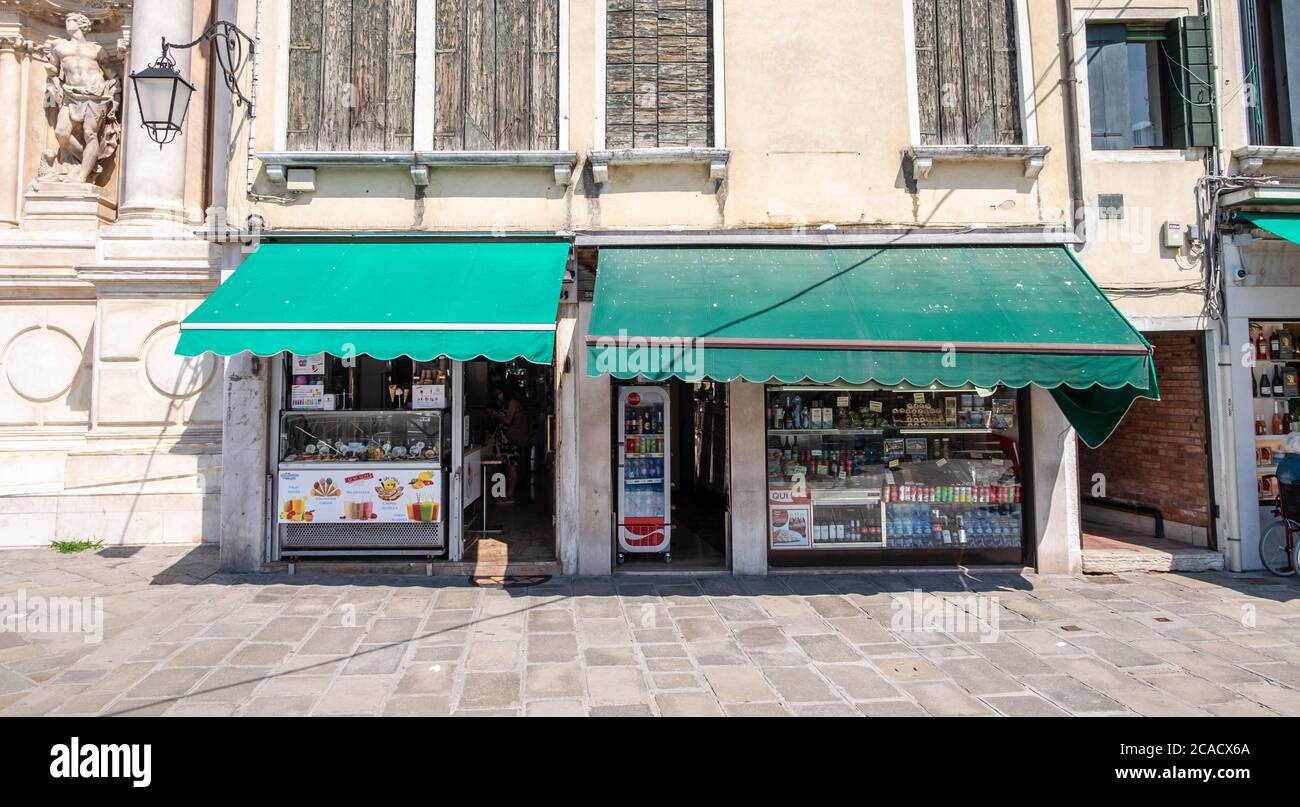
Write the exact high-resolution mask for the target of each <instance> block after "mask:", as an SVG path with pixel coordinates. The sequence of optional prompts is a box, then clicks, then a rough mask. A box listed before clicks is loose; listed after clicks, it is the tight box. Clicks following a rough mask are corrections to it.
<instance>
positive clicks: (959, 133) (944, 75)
mask: <svg viewBox="0 0 1300 807" xmlns="http://www.w3.org/2000/svg"><path fill="white" fill-rule="evenodd" d="M961 6H962V2H961V0H938V19H937V20H936V30H937V35H936V36H935V43H936V47H938V49H939V142H940V143H944V144H954V145H965V144H966V143H967V140H966V72H965V70H966V65H965V56H964V55H963V54H962V39H961V33H962V31H961V29H962V14H961Z"/></svg>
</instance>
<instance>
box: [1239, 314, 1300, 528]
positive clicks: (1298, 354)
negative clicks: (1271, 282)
mask: <svg viewBox="0 0 1300 807" xmlns="http://www.w3.org/2000/svg"><path fill="white" fill-rule="evenodd" d="M1250 342H1251V344H1250V353H1249V356H1248V358H1249V359H1250V362H1249V365H1250V368H1251V376H1250V378H1251V394H1252V395H1253V396H1254V401H1253V407H1254V420H1255V478H1256V482H1257V485H1258V487H1259V500H1260V504H1261V505H1270V506H1271V505H1272V504H1273V502H1274V501H1275V500H1276V498H1277V495H1278V486H1277V477H1276V476H1274V474H1276V473H1277V463H1278V460H1279V459H1281V457H1282V454H1283V453H1284V451H1285V449H1286V439H1287V437H1288V436H1289V435H1290V434H1291V432H1292V431H1294V429H1295V423H1296V421H1297V420H1300V322H1287V321H1271V320H1256V321H1252V322H1251V323H1250Z"/></svg>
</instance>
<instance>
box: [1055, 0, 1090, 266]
mask: <svg viewBox="0 0 1300 807" xmlns="http://www.w3.org/2000/svg"><path fill="white" fill-rule="evenodd" d="M1056 14H1057V17H1058V18H1059V26H1058V27H1059V28H1060V31H1061V35H1060V40H1061V51H1060V52H1061V88H1062V93H1061V99H1062V101H1063V102H1064V103H1065V121H1066V124H1065V155H1066V164H1067V166H1068V170H1069V182H1070V211H1069V214H1068V215H1069V216H1070V217H1071V218H1072V222H1071V224H1072V225H1073V227H1072V229H1073V230H1074V231H1075V234H1076V235H1078V236H1079V244H1078V245H1077V246H1075V251H1076V252H1079V251H1081V250H1082V249H1083V247H1084V246H1085V245H1086V244H1087V240H1088V226H1087V223H1088V219H1087V216H1086V215H1085V214H1084V209H1085V208H1084V203H1083V157H1082V151H1081V147H1080V144H1079V96H1078V89H1079V82H1078V77H1077V76H1076V75H1075V70H1074V15H1073V13H1072V11H1071V8H1070V0H1057V2H1056Z"/></svg>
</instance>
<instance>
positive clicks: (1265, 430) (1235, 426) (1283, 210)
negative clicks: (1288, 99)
mask: <svg viewBox="0 0 1300 807" xmlns="http://www.w3.org/2000/svg"><path fill="white" fill-rule="evenodd" d="M1286 191H1287V189H1285V188H1281V189H1276V190H1270V189H1263V190H1255V189H1251V190H1247V191H1240V192H1237V193H1234V194H1228V195H1225V207H1228V208H1230V212H1229V214H1228V216H1227V217H1226V223H1225V227H1226V229H1227V232H1226V236H1227V237H1225V238H1223V239H1222V242H1221V243H1222V245H1223V259H1224V272H1225V275H1226V276H1227V277H1228V278H1230V282H1228V283H1227V284H1226V286H1225V288H1224V301H1225V308H1226V311H1225V317H1224V319H1223V322H1224V326H1225V329H1226V332H1225V336H1224V341H1223V343H1222V344H1221V345H1220V348H1219V350H1220V361H1219V366H1220V368H1222V370H1223V371H1224V372H1225V373H1226V374H1227V375H1228V378H1227V379H1226V382H1227V384H1226V386H1227V389H1229V391H1230V397H1231V399H1233V400H1235V401H1238V402H1248V403H1246V404H1245V405H1243V404H1241V403H1238V405H1236V406H1230V407H1229V408H1228V416H1229V417H1230V418H1231V432H1232V436H1233V444H1234V458H1235V466H1236V473H1235V474H1234V475H1233V481H1234V482H1235V485H1234V486H1233V487H1234V488H1235V495H1233V496H1231V499H1232V500H1233V502H1234V504H1235V508H1234V510H1235V518H1234V519H1233V521H1235V525H1234V526H1235V532H1236V536H1237V538H1236V540H1234V541H1231V542H1230V543H1229V544H1228V567H1229V569H1231V570H1234V571H1242V570H1249V569H1260V568H1274V569H1275V570H1277V571H1289V568H1290V562H1289V560H1288V559H1287V557H1286V553H1285V551H1284V549H1285V546H1286V543H1285V536H1284V531H1283V530H1281V529H1275V530H1274V531H1273V533H1272V534H1271V535H1270V533H1269V529H1270V527H1271V526H1272V525H1274V524H1275V523H1276V522H1277V521H1278V517H1277V515H1276V513H1275V512H1274V507H1275V503H1276V500H1277V495H1278V492H1279V487H1278V483H1277V477H1276V473H1277V466H1278V462H1279V461H1280V460H1281V459H1282V456H1283V455H1284V454H1285V453H1286V452H1287V451H1294V450H1296V447H1295V438H1294V436H1293V435H1294V434H1295V432H1296V431H1297V429H1300V380H1298V379H1300V272H1297V271H1296V266H1297V265H1300V214H1297V213H1294V212H1290V211H1291V210H1292V209H1293V208H1292V207H1288V206H1285V205H1284V204H1282V203H1278V202H1275V203H1273V204H1269V202H1270V201H1271V200H1270V198H1269V197H1270V195H1272V194H1274V193H1276V194H1277V195H1279V196H1281V195H1283V194H1284V193H1285V192H1286ZM1234 202H1240V204H1234Z"/></svg>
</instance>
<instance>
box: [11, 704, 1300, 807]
mask: <svg viewBox="0 0 1300 807" xmlns="http://www.w3.org/2000/svg"><path fill="white" fill-rule="evenodd" d="M1295 725H1296V724H1295V722H1294V721H1287V720H1278V721H1269V720H1255V719H1252V720H1244V719H1215V720H1209V719H1151V718H1141V719H1131V718H1130V719H1118V718H1116V719H1092V720H1089V719H1041V720H1028V719H1016V720H1011V719H935V720H927V719H905V720H903V719H868V720H864V721H853V722H848V721H844V720H839V721H835V722H832V721H831V720H829V719H803V720H738V719H732V720H719V721H706V720H693V721H692V725H689V726H688V725H686V724H685V722H684V721H681V720H670V719H664V720H654V719H614V720H601V719H595V720H593V719H587V720H572V719H571V720H563V721H561V720H545V719H525V720H523V721H520V720H518V719H516V720H513V721H507V720H502V719H486V720H484V719H479V720H467V719H456V718H446V719H440V720H416V719H362V718H339V719H333V718H313V719H310V720H308V719H245V720H239V719H184V718H173V719H153V718H146V719H141V720H90V719H19V718H14V719H7V720H4V721H0V728H3V729H4V731H3V733H2V736H0V759H3V760H4V763H3V765H0V770H3V771H4V773H5V774H7V776H6V777H5V779H6V782H5V784H6V788H7V789H8V791H9V792H10V793H14V792H18V791H17V788H21V787H28V788H32V789H33V790H32V791H31V792H37V793H51V794H55V793H60V792H65V791H66V792H73V791H76V792H86V793H89V792H94V791H116V793H117V795H125V796H127V797H128V798H130V797H131V796H135V795H139V796H146V795H153V794H160V793H161V794H167V795H171V794H173V793H174V794H178V795H181V794H183V795H189V796H193V795H196V794H199V793H202V792H204V790H205V789H207V788H208V787H211V788H212V794H213V795H217V794H218V793H221V792H226V793H228V792H230V791H231V790H235V791H242V792H248V791H247V790H245V788H248V787H250V786H253V783H254V782H255V783H256V785H255V787H256V791H255V792H256V793H257V794H258V795H259V796H265V795H274V794H276V793H278V792H280V791H284V792H285V793H286V794H292V795H293V796H295V797H298V798H301V797H302V796H304V795H313V794H316V793H320V794H321V795H325V796H334V797H338V796H340V795H343V794H346V793H350V792H358V793H360V792H366V793H369V794H371V797H372V798H373V797H374V795H377V794H380V793H385V792H394V795H396V793H395V791H392V790H391V788H392V787H393V786H394V785H397V784H399V783H400V784H401V786H402V787H403V788H404V789H405V788H408V787H410V786H416V787H418V786H419V784H420V783H421V782H422V781H423V782H428V783H430V784H434V783H437V784H439V785H440V786H444V787H445V786H447V785H449V784H454V783H458V782H459V783H474V782H476V783H479V784H480V785H487V786H488V787H490V788H491V789H492V790H494V791H495V790H496V787H495V786H496V785H505V786H506V788H505V789H506V792H508V791H509V789H510V787H511V786H513V785H519V784H522V783H525V782H526V783H529V784H530V792H536V790H535V789H534V788H535V787H538V786H544V785H545V783H547V782H555V783H556V787H557V789H559V790H560V792H564V791H570V792H572V791H571V790H570V788H571V787H572V786H573V784H572V783H575V782H583V781H604V777H602V774H608V775H610V776H612V777H613V779H614V780H617V779H619V778H621V777H625V776H626V777H638V778H639V777H642V776H646V777H649V778H648V779H644V780H642V781H644V782H645V783H646V784H647V785H649V784H651V783H658V785H659V786H661V787H673V786H677V787H681V786H686V785H687V783H696V782H702V783H704V790H705V792H708V791H709V790H712V789H714V788H723V789H726V790H727V791H728V795H729V796H730V797H732V798H734V797H735V796H736V795H739V794H741V793H743V792H744V791H745V790H746V789H747V788H749V787H752V788H753V792H754V793H755V795H756V796H759V795H768V796H770V795H771V794H770V792H766V791H768V790H769V789H770V787H771V786H772V783H773V780H784V781H787V782H791V781H796V780H797V781H801V782H803V783H804V786H806V785H808V784H809V783H814V782H815V783H818V787H819V788H820V786H821V783H826V784H835V785H855V786H857V787H865V788H871V787H879V786H882V785H884V784H890V785H893V786H900V785H901V786H907V785H912V786H916V787H918V788H924V789H925V791H926V793H927V794H929V793H930V792H931V791H932V790H933V789H934V788H936V787H938V788H941V789H957V790H963V791H971V790H973V789H974V790H978V789H979V788H980V787H981V786H983V785H988V784H993V783H1000V784H1001V785H1005V784H1007V783H1014V784H1016V785H1017V786H1029V787H1032V786H1035V785H1039V784H1041V785H1051V786H1054V787H1057V788H1059V787H1060V786H1061V785H1068V786H1071V787H1076V786H1081V787H1084V788H1088V790H1087V791H1080V792H1088V793H1095V792H1097V789H1098V788H1104V789H1106V790H1109V789H1111V788H1113V789H1115V790H1116V791H1118V792H1123V791H1131V790H1133V789H1134V788H1160V789H1169V788H1180V789H1181V788H1184V787H1190V786H1195V787H1200V788H1216V789H1218V788H1225V787H1227V788H1234V789H1248V788H1249V789H1253V788H1255V787H1260V786H1263V787H1267V788H1271V789H1272V792H1287V790H1289V789H1290V788H1292V787H1294V784H1295V781H1296V778H1295V773H1296V764H1295V759H1296V747H1297V743H1296V741H1295V738H1294V736H1293V732H1292V731H1290V729H1292V728H1293V727H1294V726H1295ZM575 774H576V775H577V776H578V777H580V778H578V779H570V778H569V777H570V776H573V775H575ZM589 776H596V777H601V779H586V778H585V777H589ZM632 781H637V779H635V778H633V779H624V782H623V786H626V784H628V783H630V782H632ZM566 782H567V783H569V784H562V783H566ZM690 786H692V787H694V785H693V784H692V785H690ZM1279 788H1281V790H1279ZM498 792H499V791H498ZM1057 792H1062V793H1064V792H1067V791H1057ZM828 797H829V794H828Z"/></svg>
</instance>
